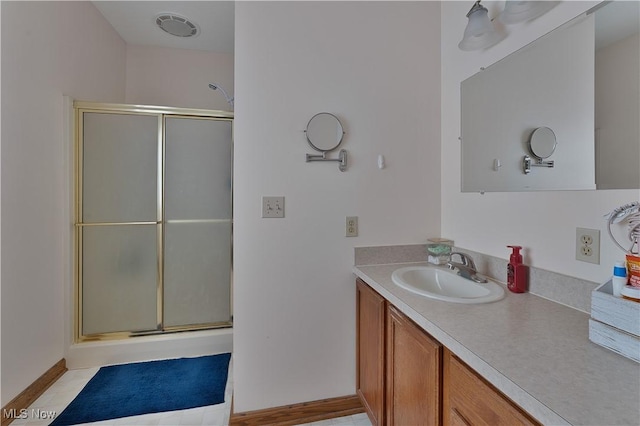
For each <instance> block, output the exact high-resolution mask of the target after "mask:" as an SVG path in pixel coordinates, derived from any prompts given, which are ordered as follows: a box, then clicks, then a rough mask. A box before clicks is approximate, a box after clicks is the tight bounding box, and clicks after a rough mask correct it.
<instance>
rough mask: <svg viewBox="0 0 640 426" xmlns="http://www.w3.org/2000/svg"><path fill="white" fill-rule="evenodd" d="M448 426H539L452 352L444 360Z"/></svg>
mask: <svg viewBox="0 0 640 426" xmlns="http://www.w3.org/2000/svg"><path fill="white" fill-rule="evenodd" d="M444 377H445V379H444V384H443V385H444V386H443V392H444V394H443V423H444V424H445V425H487V426H489V425H491V426H496V425H509V426H515V425H537V424H539V423H537V422H536V421H535V420H534V419H532V418H531V417H530V416H529V415H528V414H526V413H525V412H524V411H522V410H521V409H520V408H519V407H517V406H516V405H515V404H513V403H512V402H511V401H509V400H508V399H507V398H506V397H505V396H503V395H502V394H501V393H500V392H499V391H497V390H496V389H494V388H493V387H492V386H491V385H490V384H488V383H486V382H485V381H484V380H483V379H482V378H480V377H479V376H478V375H477V373H475V372H474V371H473V370H471V369H470V368H469V367H467V366H466V365H465V364H464V363H463V362H462V361H460V360H459V359H458V358H456V357H455V356H454V355H452V354H451V353H450V352H449V351H446V352H445V356H444Z"/></svg>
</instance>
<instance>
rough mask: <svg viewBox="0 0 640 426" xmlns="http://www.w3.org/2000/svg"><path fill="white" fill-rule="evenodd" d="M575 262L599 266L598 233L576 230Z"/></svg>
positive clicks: (596, 231)
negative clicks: (579, 261)
mask: <svg viewBox="0 0 640 426" xmlns="http://www.w3.org/2000/svg"><path fill="white" fill-rule="evenodd" d="M576 260H581V261H583V262H589V263H595V264H596V265H599V264H600V231H599V230H597V229H587V228H576Z"/></svg>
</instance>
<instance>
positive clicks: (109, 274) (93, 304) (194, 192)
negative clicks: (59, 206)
mask: <svg viewBox="0 0 640 426" xmlns="http://www.w3.org/2000/svg"><path fill="white" fill-rule="evenodd" d="M74 109H75V118H76V148H75V153H76V155H75V161H76V168H75V188H76V191H75V192H76V202H75V209H76V211H75V217H76V219H75V248H76V256H75V257H76V262H75V265H76V274H75V275H76V298H75V302H76V315H75V323H76V324H75V329H76V341H77V342H83V341H91V340H104V339H114V338H126V337H131V336H139V335H153V334H162V333H167V332H174V331H186V330H202V329H211V328H220V327H230V326H231V324H232V317H233V315H232V311H231V297H232V259H231V253H232V217H233V216H232V164H233V134H232V132H233V113H229V112H223V111H208V110H195V109H184V108H167V107H152V106H140V105H120V104H97V103H88V102H75V103H74Z"/></svg>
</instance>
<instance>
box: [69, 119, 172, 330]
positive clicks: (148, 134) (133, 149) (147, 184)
mask: <svg viewBox="0 0 640 426" xmlns="http://www.w3.org/2000/svg"><path fill="white" fill-rule="evenodd" d="M160 125H161V121H160V119H159V117H158V116H153V115H139V114H108V113H94V112H85V113H83V120H82V127H81V133H82V144H81V145H80V149H79V150H80V152H79V154H80V155H81V161H80V163H79V164H80V173H79V175H80V176H79V177H80V178H81V181H80V182H81V185H80V187H81V192H80V195H81V199H80V202H79V204H78V210H79V211H78V218H79V227H78V244H79V250H80V251H79V256H80V259H81V261H80V262H79V271H78V272H79V275H80V279H81V282H82V286H81V287H80V291H79V296H80V298H81V304H82V309H81V310H80V311H79V312H80V316H79V320H80V325H81V328H82V333H81V334H83V335H92V334H102V333H115V332H130V331H146V330H156V329H158V327H159V325H158V322H159V320H158V316H159V315H158V288H159V279H160V277H159V268H158V265H159V264H158V236H159V235H160V225H159V215H160V212H159V204H158V192H159V190H158V188H159V183H158V163H159V159H160V157H159V153H161V149H159V147H160V143H159V141H160V139H159V137H158V135H159V133H158V131H159V128H160V127H159V126H160Z"/></svg>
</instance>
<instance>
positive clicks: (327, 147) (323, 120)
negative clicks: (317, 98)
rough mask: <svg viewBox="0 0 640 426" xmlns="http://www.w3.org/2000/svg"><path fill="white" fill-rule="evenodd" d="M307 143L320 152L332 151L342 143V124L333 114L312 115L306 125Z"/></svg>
mask: <svg viewBox="0 0 640 426" xmlns="http://www.w3.org/2000/svg"><path fill="white" fill-rule="evenodd" d="M305 132H306V133H307V142H309V145H311V148H313V149H315V150H316V151H320V152H329V151H333V150H334V149H336V148H337V147H339V146H340V143H342V137H343V136H344V130H343V129H342V123H340V120H338V117H336V116H335V115H333V114H330V113H328V112H321V113H319V114H316V115H314V116H313V117H311V120H309V123H308V124H307V130H305Z"/></svg>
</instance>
